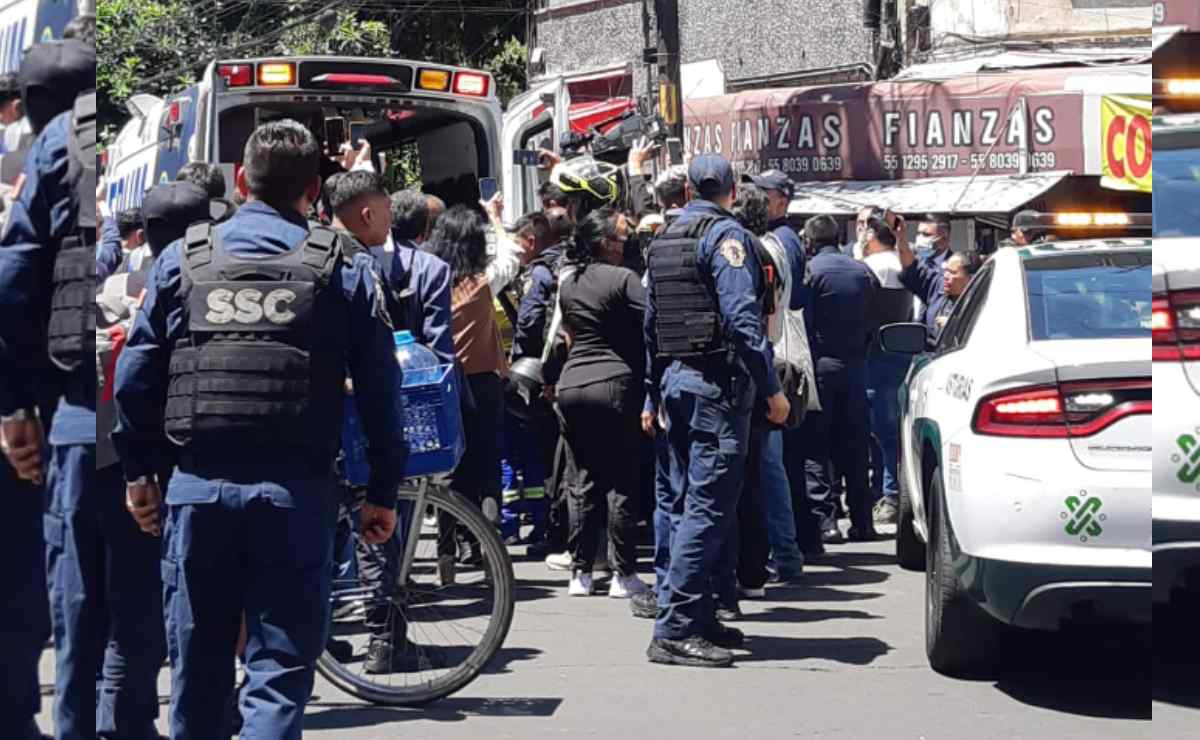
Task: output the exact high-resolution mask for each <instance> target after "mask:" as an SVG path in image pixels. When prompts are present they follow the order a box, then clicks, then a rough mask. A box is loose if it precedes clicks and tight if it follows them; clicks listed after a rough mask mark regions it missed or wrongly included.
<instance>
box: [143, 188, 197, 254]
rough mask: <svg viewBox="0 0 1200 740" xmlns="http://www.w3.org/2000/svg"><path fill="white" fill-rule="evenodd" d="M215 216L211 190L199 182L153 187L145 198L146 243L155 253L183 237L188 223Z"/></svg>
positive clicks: (144, 222)
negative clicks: (208, 190) (210, 196)
mask: <svg viewBox="0 0 1200 740" xmlns="http://www.w3.org/2000/svg"><path fill="white" fill-rule="evenodd" d="M211 217H212V215H211V213H210V211H209V205H208V193H207V192H205V190H204V188H202V187H200V186H199V185H196V184H195V183H191V182H164V183H162V184H160V185H155V186H154V187H153V188H151V189H150V191H149V192H148V193H146V197H145V198H143V199H142V222H143V224H144V225H145V227H146V243H147V244H149V245H150V251H151V252H153V253H154V254H155V255H157V254H158V253H159V252H161V251H162V250H164V249H166V248H167V245H168V244H170V243H171V242H173V241H175V240H176V239H182V238H183V234H184V232H186V231H187V227H188V226H190V225H192V224H194V223H196V222H197V221H207V220H209V219H210V218H211Z"/></svg>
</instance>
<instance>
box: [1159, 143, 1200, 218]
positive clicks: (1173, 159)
mask: <svg viewBox="0 0 1200 740" xmlns="http://www.w3.org/2000/svg"><path fill="white" fill-rule="evenodd" d="M1198 235H1200V149H1158V150H1156V151H1155V152H1154V236H1198Z"/></svg>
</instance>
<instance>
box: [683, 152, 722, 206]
mask: <svg viewBox="0 0 1200 740" xmlns="http://www.w3.org/2000/svg"><path fill="white" fill-rule="evenodd" d="M688 182H690V183H691V185H692V189H693V190H694V191H695V192H696V194H697V195H699V196H700V197H702V198H706V197H711V196H713V195H724V194H725V193H728V192H730V191H732V190H733V167H731V166H730V165H729V162H727V161H726V160H725V158H724V157H722V156H721V155H720V154H701V155H700V156H699V157H696V158H695V159H693V160H692V163H691V165H689V166H688Z"/></svg>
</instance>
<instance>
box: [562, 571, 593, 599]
mask: <svg viewBox="0 0 1200 740" xmlns="http://www.w3.org/2000/svg"><path fill="white" fill-rule="evenodd" d="M591 595H592V574H591V573H576V574H575V575H573V576H571V585H570V586H567V596H591Z"/></svg>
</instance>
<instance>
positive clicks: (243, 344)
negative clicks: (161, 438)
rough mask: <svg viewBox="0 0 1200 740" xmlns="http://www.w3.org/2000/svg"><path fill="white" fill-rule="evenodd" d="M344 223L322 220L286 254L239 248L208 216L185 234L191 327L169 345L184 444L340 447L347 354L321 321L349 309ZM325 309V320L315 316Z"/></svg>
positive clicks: (336, 321) (171, 406)
mask: <svg viewBox="0 0 1200 740" xmlns="http://www.w3.org/2000/svg"><path fill="white" fill-rule="evenodd" d="M339 247H340V242H339V239H338V236H337V233H336V232H335V231H333V230H332V229H328V228H324V227H319V228H315V229H313V230H312V231H311V232H310V233H309V235H308V236H307V237H306V238H305V240H304V242H303V243H301V244H300V245H297V246H296V247H295V248H293V249H291V250H289V251H288V252H286V253H285V254H281V255H278V256H276V257H268V258H237V257H234V256H232V255H230V254H229V253H228V252H227V251H225V250H224V249H223V248H222V247H221V240H220V237H219V236H218V234H217V233H216V232H215V231H214V230H213V225H212V224H211V223H201V224H194V225H192V226H191V227H189V228H188V230H187V235H186V236H185V237H184V249H183V255H182V256H183V259H182V281H181V284H180V289H179V297H180V300H181V301H182V303H183V305H184V321H185V323H186V325H187V332H186V334H184V336H183V337H182V338H180V339H179V340H178V341H177V342H176V343H175V346H174V348H173V351H172V355H171V366H170V382H169V385H168V391H167V408H166V416H165V420H166V424H165V427H166V433H167V436H168V437H169V438H170V439H171V441H172V442H174V443H175V444H177V445H179V446H182V447H204V448H206V449H212V448H214V447H218V448H221V449H235V450H237V449H246V448H245V447H242V446H243V445H251V446H252V447H250V448H249V449H253V448H256V447H258V448H261V447H262V446H263V445H270V446H271V447H273V448H279V447H288V448H306V449H308V450H311V451H313V452H315V453H317V454H318V455H320V456H322V457H321V458H317V459H316V460H315V461H316V462H320V463H322V464H323V463H324V462H325V458H324V456H329V459H330V460H331V459H332V455H333V454H334V453H336V451H337V444H338V430H339V429H341V418H342V392H343V390H342V381H343V379H344V378H345V363H346V360H345V354H344V351H343V350H342V349H341V345H339V344H338V343H337V342H336V338H334V337H331V336H329V335H328V333H325V334H323V333H322V331H321V330H320V328H321V327H337V328H340V327H344V326H346V325H347V322H348V313H349V308H348V306H347V302H346V301H345V300H344V298H343V296H342V295H341V292H340V291H341V288H340V286H338V285H331V280H332V279H333V278H334V276H335V274H336V269H337V265H338V263H339V261H340V260H341V259H342V255H341V251H340V248H339ZM318 317H320V319H318Z"/></svg>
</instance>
